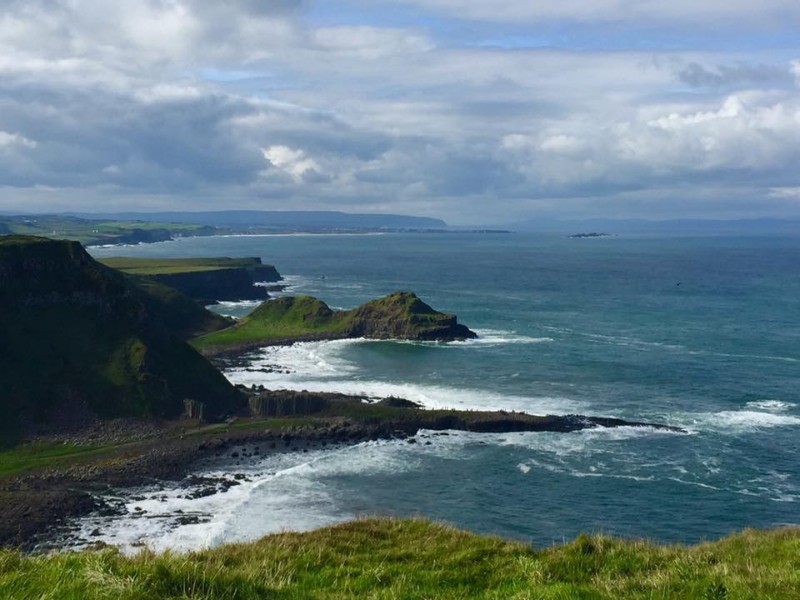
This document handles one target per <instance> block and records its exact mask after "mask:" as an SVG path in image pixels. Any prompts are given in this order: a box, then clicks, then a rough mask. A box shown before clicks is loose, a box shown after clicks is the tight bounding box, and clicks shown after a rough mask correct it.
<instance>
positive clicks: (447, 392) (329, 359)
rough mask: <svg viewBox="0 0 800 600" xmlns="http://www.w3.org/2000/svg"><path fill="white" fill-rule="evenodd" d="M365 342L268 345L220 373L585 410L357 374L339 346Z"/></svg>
mask: <svg viewBox="0 0 800 600" xmlns="http://www.w3.org/2000/svg"><path fill="white" fill-rule="evenodd" d="M364 343H374V341H372V340H365V339H355V340H334V341H324V342H302V343H297V344H292V345H291V346H268V347H266V348H262V349H261V350H259V351H257V352H254V353H251V354H250V355H248V357H247V360H246V364H245V365H243V366H236V367H231V368H227V369H225V370H224V373H225V376H226V377H227V378H228V379H229V380H230V381H231V382H232V383H234V384H242V385H247V386H252V385H264V386H265V387H268V388H270V387H271V388H273V389H278V388H279V389H287V390H296V391H302V390H306V391H310V392H337V393H344V394H350V395H354V396H366V397H367V398H371V399H381V398H386V397H388V396H395V397H400V398H406V399H407V400H411V401H414V402H418V403H420V404H422V405H423V406H425V407H426V408H464V409H475V410H518V411H525V412H533V413H537V414H570V413H575V412H582V411H585V410H586V408H587V407H588V405H587V404H586V403H585V402H581V401H577V400H573V399H570V398H564V397H551V396H533V395H532V396H520V395H508V394H502V393H498V392H496V391H492V390H480V389H470V388H458V387H455V386H442V385H433V384H424V383H413V382H410V381H380V380H375V379H361V378H360V369H359V367H358V365H356V364H355V363H353V362H351V361H350V360H348V359H346V358H345V357H344V356H343V351H345V350H346V349H347V348H348V347H349V346H352V345H355V344H364ZM390 343H395V342H390Z"/></svg>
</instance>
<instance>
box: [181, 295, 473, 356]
mask: <svg viewBox="0 0 800 600" xmlns="http://www.w3.org/2000/svg"><path fill="white" fill-rule="evenodd" d="M359 337H365V338H371V339H407V340H428V341H430V340H438V341H453V340H464V339H470V338H474V337H477V336H476V334H475V333H474V332H473V331H471V330H470V329H468V328H467V327H465V326H464V325H461V324H459V323H458V321H457V318H456V316H455V315H451V314H445V313H441V312H438V311H436V310H434V309H433V308H431V307H430V306H429V305H427V304H426V303H425V302H423V301H422V300H420V299H419V298H418V297H417V296H416V294H414V293H413V292H395V293H393V294H389V295H388V296H384V297H382V298H378V299H376V300H372V301H370V302H367V303H365V304H362V305H361V306H359V307H358V308H355V309H353V310H333V309H331V308H330V307H329V306H328V305H327V304H325V303H324V302H323V301H322V300H318V299H317V298H313V297H311V296H298V297H283V298H277V299H275V300H269V301H267V302H264V303H262V304H261V305H260V306H259V307H258V308H256V309H255V310H254V311H253V312H252V313H251V314H250V315H248V316H247V317H245V318H244V319H242V320H241V321H239V322H237V323H236V324H235V325H233V326H232V327H229V328H227V329H223V330H221V331H217V332H213V333H210V334H206V335H203V336H200V337H197V338H195V339H194V340H192V345H194V347H195V348H197V349H199V350H201V351H202V352H203V353H204V354H207V355H213V354H218V353H222V352H231V351H242V350H245V349H247V348H253V347H258V346H264V345H268V344H277V343H290V342H294V341H302V340H325V339H344V338H359Z"/></svg>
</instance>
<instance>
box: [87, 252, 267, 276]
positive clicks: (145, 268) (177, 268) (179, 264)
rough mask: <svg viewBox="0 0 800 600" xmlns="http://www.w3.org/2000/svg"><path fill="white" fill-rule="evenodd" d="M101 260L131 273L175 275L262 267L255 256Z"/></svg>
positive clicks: (123, 257) (122, 257) (117, 258)
mask: <svg viewBox="0 0 800 600" xmlns="http://www.w3.org/2000/svg"><path fill="white" fill-rule="evenodd" d="M100 262H101V263H103V264H104V265H106V266H109V267H112V268H114V269H119V270H120V271H124V272H125V273H128V274H130V275H174V274H176V273H200V272H204V271H220V270H223V269H242V268H252V267H261V266H262V265H261V263H260V262H258V260H257V259H254V258H227V257H220V258H132V257H127V256H119V257H110V258H101V259H100Z"/></svg>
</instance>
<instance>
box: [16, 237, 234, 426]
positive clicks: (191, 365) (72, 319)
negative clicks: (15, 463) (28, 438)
mask: <svg viewBox="0 0 800 600" xmlns="http://www.w3.org/2000/svg"><path fill="white" fill-rule="evenodd" d="M0 314H2V318H3V326H2V328H0V389H2V402H0V428H1V429H0V433H1V434H3V437H4V438H5V439H6V440H8V439H9V438H13V437H14V436H15V435H17V436H18V435H20V434H21V433H22V432H23V431H32V430H36V429H38V428H41V427H46V428H55V429H61V428H65V427H73V426H79V425H82V424H84V423H86V422H87V421H91V420H92V419H95V418H97V417H100V418H111V417H125V416H136V417H176V416H178V415H179V414H180V413H181V412H182V410H183V401H184V399H186V398H191V399H194V400H197V401H199V402H203V403H205V404H206V407H207V408H206V414H207V415H208V416H210V417H214V416H221V415H223V414H227V413H229V412H231V411H233V410H236V409H238V408H239V407H240V406H241V404H242V402H243V400H242V399H241V397H240V395H239V393H238V392H237V391H236V390H235V389H234V388H233V387H232V386H231V385H230V384H229V383H228V382H227V380H226V379H225V378H224V377H223V376H222V375H221V374H220V373H219V372H218V371H217V370H216V369H215V368H214V367H213V366H212V365H211V364H209V363H208V362H207V361H206V360H205V359H204V358H203V357H202V356H200V355H199V354H198V353H197V352H195V351H194V350H193V349H192V348H191V347H190V346H189V345H188V344H187V343H186V342H185V341H184V339H185V338H186V337H189V336H191V335H196V334H198V333H205V332H209V331H213V330H215V329H218V328H220V327H222V326H225V325H227V324H228V322H227V320H225V319H222V318H221V317H219V316H216V315H213V314H211V313H209V312H208V311H206V310H204V309H202V308H201V307H199V306H197V305H196V304H195V303H194V302H192V301H191V300H189V299H188V298H186V297H185V296H183V295H181V294H180V293H179V292H177V291H175V290H173V289H171V288H168V287H166V286H163V285H161V284H158V283H156V282H137V281H134V280H132V279H131V278H129V277H127V276H125V275H123V274H122V273H120V272H118V271H115V270H113V269H111V268H109V267H106V266H104V265H101V264H100V263H98V262H96V261H95V260H94V259H92V258H91V257H90V256H89V255H88V254H87V253H86V251H85V250H84V249H83V247H82V246H81V245H80V244H79V243H77V242H70V241H56V240H49V239H45V238H36V237H23V236H4V237H0Z"/></svg>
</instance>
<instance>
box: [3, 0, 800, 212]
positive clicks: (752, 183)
mask: <svg viewBox="0 0 800 600" xmlns="http://www.w3.org/2000/svg"><path fill="white" fill-rule="evenodd" d="M798 86H800V3H797V2H796V1H788V0H760V1H758V2H756V1H752V0H727V1H724V2H723V1H720V0H706V1H705V2H702V3H699V2H696V0H691V1H690V0H672V1H671V2H662V1H656V0H638V1H637V0H593V1H592V2H591V3H589V2H583V1H578V0H560V2H549V3H545V2H531V1H521V0H495V2H492V3H487V2H485V1H480V0H405V1H396V2H389V1H383V0H373V1H371V2H368V1H366V0H363V1H362V0H346V1H344V2H331V1H327V0H324V1H321V0H320V1H315V0H272V1H258V0H229V1H228V2H220V3H211V2H203V1H202V0H137V1H133V0H119V1H118V2H114V3H108V2H102V1H101V0H71V1H62V0H26V1H10V2H5V3H3V6H2V8H0V210H4V211H26V212H27V211H30V212H47V211H62V210H81V211H98V212H103V211H117V210H131V209H134V210H135V209H141V210H159V209H163V210H207V209H227V208H230V209H233V208H247V209H259V208H261V209H268V210H275V209H278V210H280V209H285V210H302V209H325V210H346V211H358V212H393V213H408V214H419V215H428V216H436V217H440V218H444V219H445V220H447V221H448V222H450V223H453V224H492V223H510V222H513V221H515V220H527V219H536V218H551V217H561V218H581V217H612V218H629V217H638V218H651V219H663V218H722V219H728V218H752V217H798V216H800V169H798V168H797V164H800V95H799V94H798V92H800V88H799V87H798Z"/></svg>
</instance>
